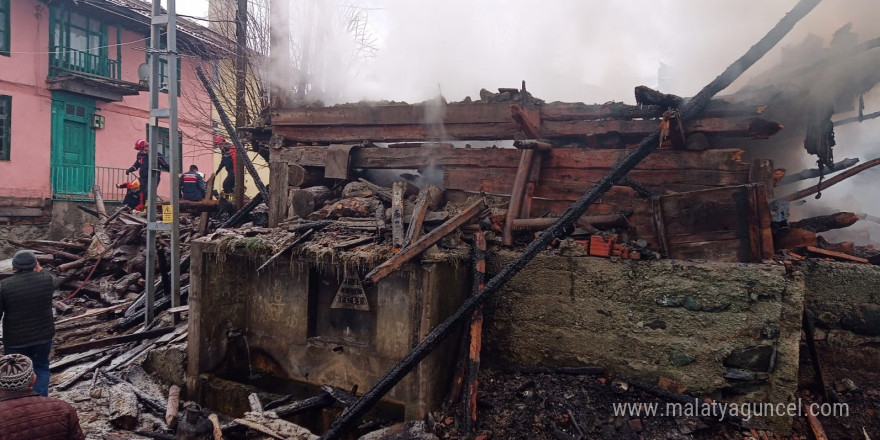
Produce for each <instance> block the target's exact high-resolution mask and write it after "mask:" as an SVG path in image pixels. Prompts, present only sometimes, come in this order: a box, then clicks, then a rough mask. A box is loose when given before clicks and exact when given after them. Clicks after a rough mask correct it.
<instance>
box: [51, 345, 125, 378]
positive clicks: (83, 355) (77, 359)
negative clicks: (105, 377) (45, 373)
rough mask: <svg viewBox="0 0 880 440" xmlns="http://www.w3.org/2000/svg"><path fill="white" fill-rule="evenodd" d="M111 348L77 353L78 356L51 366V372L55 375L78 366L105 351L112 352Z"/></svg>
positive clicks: (68, 357) (74, 355) (72, 356)
mask: <svg viewBox="0 0 880 440" xmlns="http://www.w3.org/2000/svg"><path fill="white" fill-rule="evenodd" d="M110 348H111V347H103V348H96V349H94V350H89V351H86V352H83V353H76V354H71V355H68V356H65V357H63V358H61V359H59V360H57V361H55V362H52V363H51V364H49V371H51V372H53V373H54V372H56V371H58V370H61V369H63V368H66V367H69V366H71V365H74V364H77V363H79V362H81V361H82V360H83V359H87V358H90V357H92V356H94V355H96V354H101V353H104V352H105V351H107V350H110Z"/></svg>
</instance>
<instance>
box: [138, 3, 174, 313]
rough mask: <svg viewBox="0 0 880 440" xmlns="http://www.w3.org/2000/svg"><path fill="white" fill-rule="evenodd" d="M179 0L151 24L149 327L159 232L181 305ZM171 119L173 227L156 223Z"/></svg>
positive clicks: (157, 8)
mask: <svg viewBox="0 0 880 440" xmlns="http://www.w3.org/2000/svg"><path fill="white" fill-rule="evenodd" d="M174 2H175V0H168V13H167V14H163V13H162V0H153V8H152V17H151V20H150V49H149V50H148V53H149V54H150V122H149V138H150V159H149V162H150V163H149V167H150V174H149V178H148V187H149V188H148V191H147V262H146V263H147V270H146V274H145V276H146V282H147V283H146V284H147V286H146V287H147V291H146V301H145V305H144V319H145V321H146V323H147V324H149V323H151V322H152V321H153V318H154V317H155V314H156V311H155V309H154V303H155V301H156V234H157V233H158V232H159V231H170V232H171V240H172V246H171V259H172V261H171V277H172V281H171V285H172V287H171V289H172V291H171V292H166V293H168V294H170V295H171V298H172V304H177V305H180V274H179V271H180V231H179V224H180V223H179V216H178V208H179V200H178V197H179V188H178V180H177V176H178V174H177V173H178V172H179V169H180V157H179V154H178V151H177V145H178V139H179V136H178V133H177V41H176V36H177V34H176V32H175V26H176V17H175V13H174V10H175V4H174ZM163 31H164V33H165V35H166V46H165V48H163V47H162V35H163ZM166 55H167V64H166V66H167V69H168V80H169V82H170V84H168V85H167V87H168V92H169V93H168V102H169V105H168V108H160V107H159V91H160V89H161V87H162V84H160V83H159V81H160V78H159V72H160V70H159V68H160V66H161V62H162V61H161V60H162V57H163V56H166ZM163 118H168V119H169V128H168V137H169V140H168V141H169V144H170V145H169V147H170V148H169V149H170V154H169V162H170V163H169V165H171V176H169V178H170V179H171V206H172V210H173V214H172V223H171V224H170V225H169V224H167V223H163V222H157V221H156V214H157V212H156V202H157V194H156V191H157V186H158V183H159V176H160V173H161V170H160V169H159V164H158V162H159V160H158V156H159V120H160V119H163Z"/></svg>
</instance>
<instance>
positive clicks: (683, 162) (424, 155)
mask: <svg viewBox="0 0 880 440" xmlns="http://www.w3.org/2000/svg"><path fill="white" fill-rule="evenodd" d="M654 126H655V128H656V126H657V124H656V123H655V124H654ZM628 153H629V151H627V150H622V149H616V150H607V149H606V150H590V149H582V148H554V149H551V150H550V151H547V152H546V153H545V154H546V160H545V162H544V167H545V168H560V169H578V170H607V169H609V168H611V167H613V166H614V165H615V164H617V163H618V162H620V161H621V160H622V159H623V158H624V157H626V155H627V154H628ZM742 153H743V150H740V149H719V150H704V151H688V152H684V151H671V150H660V151H656V152H655V153H654V154H652V155H651V156H650V157H648V158H646V159H645V160H644V161H643V162H640V163H639V164H638V165H637V166H636V168H635V169H636V170H683V169H685V170H722V171H741V170H744V169H745V170H748V169H749V167H750V164H748V163H744V162H742V161H741V160H740V157H741V156H742ZM273 154H277V155H278V156H279V158H280V159H281V160H284V161H287V162H290V163H294V164H298V165H301V166H311V167H323V166H324V165H325V163H326V159H327V148H326V147H315V146H301V147H296V148H286V149H284V150H281V151H279V152H273ZM520 156H521V152H520V150H518V149H513V148H454V147H452V146H449V145H440V146H427V147H416V148H361V149H358V150H355V151H354V152H353V156H352V159H351V166H352V167H353V168H377V169H407V168H421V167H426V166H429V165H431V164H433V165H434V166H438V167H478V168H516V167H517V166H518V165H519V160H520ZM361 181H362V182H363V180H361ZM376 186H377V187H378V189H381V190H383V191H385V192H386V193H389V195H388V199H387V200H386V201H390V200H391V198H390V192H389V191H388V189H386V188H382V187H379V186H378V185H376Z"/></svg>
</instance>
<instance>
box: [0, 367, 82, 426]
mask: <svg viewBox="0 0 880 440" xmlns="http://www.w3.org/2000/svg"><path fill="white" fill-rule="evenodd" d="M36 378H37V376H36V375H35V374H34V369H33V364H32V363H31V360H30V359H28V357H27V356H24V355H20V354H8V355H6V356H3V357H0V439H3V440H84V439H85V436H84V435H83V432H82V428H81V427H80V425H79V417H78V416H77V415H76V410H75V409H74V408H73V407H72V406H70V404H69V403H67V402H65V401H63V400H61V399H56V398H53V397H41V396H40V395H39V394H37V393H36V391H34V390H33V389H32V388H31V387H32V386H33V385H34V382H35V381H36Z"/></svg>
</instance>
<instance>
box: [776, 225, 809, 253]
mask: <svg viewBox="0 0 880 440" xmlns="http://www.w3.org/2000/svg"><path fill="white" fill-rule="evenodd" d="M816 244H817V238H816V233H815V232H813V231H810V230H807V229H800V228H785V229H780V230H778V231H776V232H775V233H774V234H773V246H774V247H775V248H776V249H797V248H802V247H804V246H816Z"/></svg>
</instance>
